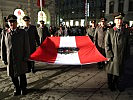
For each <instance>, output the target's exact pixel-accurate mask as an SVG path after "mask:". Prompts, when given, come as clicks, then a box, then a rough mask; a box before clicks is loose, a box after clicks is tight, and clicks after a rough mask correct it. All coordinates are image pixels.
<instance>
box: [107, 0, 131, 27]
mask: <svg viewBox="0 0 133 100" xmlns="http://www.w3.org/2000/svg"><path fill="white" fill-rule="evenodd" d="M120 12H123V13H124V14H125V17H124V21H125V22H128V23H129V25H130V26H132V24H133V0H106V14H105V16H106V17H107V19H108V21H110V22H111V21H112V22H113V20H114V16H115V15H117V14H118V13H120Z"/></svg>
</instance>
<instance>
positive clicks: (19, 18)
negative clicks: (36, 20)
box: [14, 9, 25, 26]
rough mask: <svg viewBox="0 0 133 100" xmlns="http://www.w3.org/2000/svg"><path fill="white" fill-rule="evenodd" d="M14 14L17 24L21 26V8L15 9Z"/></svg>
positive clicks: (22, 22) (22, 21)
mask: <svg viewBox="0 0 133 100" xmlns="http://www.w3.org/2000/svg"><path fill="white" fill-rule="evenodd" d="M14 15H16V16H17V22H18V26H23V25H24V20H23V17H24V16H25V14H24V12H23V10H21V9H16V10H15V11H14Z"/></svg>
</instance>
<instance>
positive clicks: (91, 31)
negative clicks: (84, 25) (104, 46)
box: [86, 27, 95, 41]
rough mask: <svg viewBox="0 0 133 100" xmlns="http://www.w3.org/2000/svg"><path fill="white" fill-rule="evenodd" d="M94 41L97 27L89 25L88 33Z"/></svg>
mask: <svg viewBox="0 0 133 100" xmlns="http://www.w3.org/2000/svg"><path fill="white" fill-rule="evenodd" d="M86 35H88V36H89V37H90V39H91V40H92V41H94V35H95V28H92V27H89V28H88V29H87V34H86Z"/></svg>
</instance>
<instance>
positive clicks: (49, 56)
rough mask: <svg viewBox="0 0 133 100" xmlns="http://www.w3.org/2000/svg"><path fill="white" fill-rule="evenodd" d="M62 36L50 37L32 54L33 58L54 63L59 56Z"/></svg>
mask: <svg viewBox="0 0 133 100" xmlns="http://www.w3.org/2000/svg"><path fill="white" fill-rule="evenodd" d="M59 44H60V37H48V38H46V40H45V41H44V42H43V43H42V44H41V46H40V47H38V49H37V50H36V51H35V52H34V53H33V54H32V55H31V56H30V59H31V60H36V61H42V62H48V63H54V62H55V60H56V57H57V52H58V51H57V49H58V48H59Z"/></svg>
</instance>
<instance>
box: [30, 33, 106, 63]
mask: <svg viewBox="0 0 133 100" xmlns="http://www.w3.org/2000/svg"><path fill="white" fill-rule="evenodd" d="M30 59H31V60H35V61H41V62H47V63H53V64H63V65H83V64H92V63H97V62H102V61H106V60H107V58H105V57H104V56H103V55H102V54H101V53H100V52H99V51H98V50H97V48H96V46H95V45H94V44H93V42H92V41H91V40H90V38H89V37H88V36H71V37H48V38H46V39H45V41H44V42H43V43H42V44H41V45H40V47H38V49H37V50H36V51H35V52H34V53H33V54H32V55H31V56H30Z"/></svg>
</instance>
